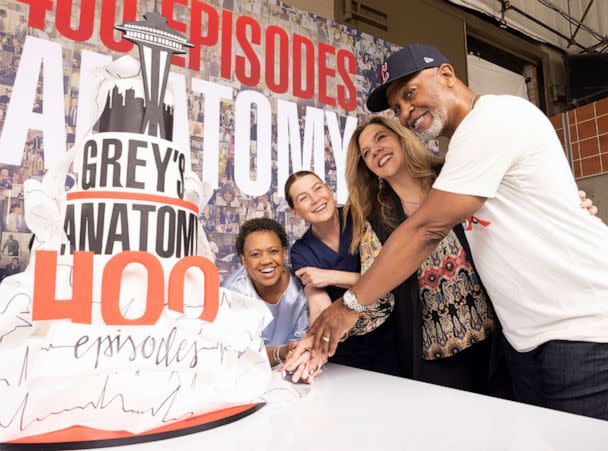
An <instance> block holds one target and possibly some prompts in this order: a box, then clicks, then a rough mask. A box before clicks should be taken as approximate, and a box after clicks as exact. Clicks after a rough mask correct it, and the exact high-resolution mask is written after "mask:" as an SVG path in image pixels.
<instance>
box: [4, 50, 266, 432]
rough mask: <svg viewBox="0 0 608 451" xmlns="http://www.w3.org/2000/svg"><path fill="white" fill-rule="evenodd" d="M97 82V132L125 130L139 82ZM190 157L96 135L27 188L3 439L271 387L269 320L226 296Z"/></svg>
mask: <svg viewBox="0 0 608 451" xmlns="http://www.w3.org/2000/svg"><path fill="white" fill-rule="evenodd" d="M114 64H116V62H115V63H114ZM108 73H111V71H109V72H108ZM100 86H102V88H103V89H102V90H103V96H105V98H106V99H107V103H106V105H105V108H104V113H103V114H102V115H101V117H100V119H99V121H98V125H99V126H100V127H101V128H102V129H103V128H104V126H107V125H108V124H110V125H111V124H116V123H120V122H121V120H119V121H118V122H117V121H116V117H112V116H111V115H108V113H111V111H110V112H109V111H108V108H110V109H111V108H112V106H114V107H117V106H118V107H119V108H118V109H119V110H122V113H121V114H123V120H124V121H128V120H129V117H130V116H131V115H132V111H131V110H129V102H130V101H131V102H134V101H135V100H137V101H139V100H141V99H138V93H140V92H142V89H141V79H140V78H138V77H136V78H132V79H129V80H126V81H125V79H122V80H121V81H120V82H115V83H113V82H112V80H111V79H109V80H104V81H103V83H101V84H100ZM117 93H118V94H119V97H120V99H121V101H122V107H121V104H120V102H118V101H117V100H120V99H116V97H115V96H116V95H117ZM127 94H129V96H127ZM131 94H132V95H131ZM129 99H130V100H129ZM134 99H135V100H134ZM140 103H141V102H140ZM131 106H133V105H131ZM165 106H166V107H167V111H168V113H167V115H166V117H170V116H171V108H170V105H168V106H167V105H165ZM123 107H124V108H123ZM104 118H105V119H104ZM109 118H111V119H112V120H110V119H109ZM104 124H105V125H104ZM169 125H170V124H169ZM126 129H127V130H128V127H126ZM123 130H124V129H123ZM184 151H186V152H187V151H188V149H185V150H182V149H178V148H177V147H176V145H175V144H174V143H173V142H171V141H170V140H167V139H163V138H160V137H156V136H148V135H147V134H142V133H137V132H133V131H118V132H117V131H102V132H100V133H95V134H90V135H89V136H88V137H87V138H86V139H84V140H83V141H82V142H80V143H77V145H76V146H74V148H72V150H70V151H69V152H68V153H67V154H66V157H65V159H64V161H63V162H62V164H61V165H59V167H57V168H53V169H50V170H49V171H48V172H47V174H46V176H45V177H44V179H43V180H42V181H37V180H29V181H27V182H26V184H25V209H26V212H25V214H26V221H27V223H28V226H29V228H30V229H31V230H32V231H33V232H34V233H35V235H36V240H35V242H34V248H33V251H32V255H31V260H30V264H29V266H28V267H27V269H26V270H25V271H24V272H23V273H21V274H17V275H15V276H12V277H9V278H7V279H5V280H4V282H3V283H2V284H1V285H0V362H2V364H1V365H0V399H1V400H2V402H0V442H6V441H11V440H15V439H18V438H21V437H27V436H32V435H36V434H42V433H47V432H51V431H57V430H61V429H64V428H69V427H71V426H86V427H89V428H96V429H102V430H126V431H129V432H131V433H141V432H144V431H148V430H151V429H154V428H157V427H159V426H163V425H166V424H169V423H172V422H177V421H180V420H183V419H186V418H190V417H194V416H197V415H200V414H204V413H207V412H212V411H216V410H220V409H224V408H228V407H231V406H235V405H242V404H245V403H249V402H252V401H255V400H256V399H257V398H258V397H259V396H260V395H261V394H262V393H263V392H264V389H265V388H266V386H267V385H268V382H269V380H270V368H269V364H268V359H267V356H266V352H265V349H264V344H263V341H262V340H261V338H260V334H261V331H262V330H263V329H264V327H265V326H266V325H267V324H268V322H269V321H270V319H271V317H270V314H269V312H268V310H267V309H266V308H265V307H264V306H263V305H262V303H259V302H257V301H255V300H252V299H249V298H246V297H243V296H239V295H237V294H234V293H232V292H228V291H224V290H222V289H219V288H218V285H217V270H216V268H215V267H214V265H213V264H212V262H211V260H210V259H211V258H212V253H211V252H210V251H209V249H208V243H207V241H206V238H205V236H204V231H203V229H202V227H201V224H200V222H199V220H198V211H199V209H200V208H201V205H203V204H204V202H205V197H206V196H205V195H204V194H203V190H202V184H201V182H200V180H199V179H198V177H197V176H196V175H195V174H194V173H192V171H191V170H190V168H189V167H187V166H188V165H187V164H186V163H185V162H186V161H188V160H187V159H186V158H185V154H184ZM72 162H76V164H77V166H75V167H74V168H73V170H74V171H75V172H77V174H78V177H77V178H78V181H77V184H76V186H74V187H73V188H72V189H71V190H70V192H68V193H66V192H65V191H64V181H65V175H66V174H67V172H68V170H69V168H70V165H71V163H72ZM203 206H204V205H203ZM87 252H88V253H87ZM91 253H92V254H91ZM201 255H204V256H206V257H207V258H203V257H201ZM91 265H92V266H91ZM185 268H189V269H187V270H186V269H185ZM184 271H185V272H184ZM53 284H54V285H55V287H54V288H53ZM206 290H207V291H206ZM214 299H217V302H214ZM61 300H64V301H61ZM65 300H67V301H65ZM70 300H71V301H70ZM182 304H183V308H182ZM216 309H217V311H216ZM180 310H183V312H182V311H180ZM201 315H204V316H203V319H201V318H200V317H201ZM41 318H43V319H41ZM48 318H51V319H48ZM54 318H59V319H54ZM65 318H71V319H65Z"/></svg>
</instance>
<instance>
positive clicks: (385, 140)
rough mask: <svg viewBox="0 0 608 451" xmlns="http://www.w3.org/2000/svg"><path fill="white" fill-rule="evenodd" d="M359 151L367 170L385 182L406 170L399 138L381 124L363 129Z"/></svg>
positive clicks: (372, 124) (374, 124) (370, 125)
mask: <svg viewBox="0 0 608 451" xmlns="http://www.w3.org/2000/svg"><path fill="white" fill-rule="evenodd" d="M359 149H361V158H362V159H363V161H364V162H365V165H366V166H367V167H368V169H369V170H370V171H372V172H373V173H374V174H375V175H377V176H378V177H382V178H383V179H385V180H390V179H391V178H392V177H395V176H398V175H399V174H400V172H401V171H403V170H404V169H406V168H405V156H404V154H403V150H402V149H401V141H400V139H399V136H398V135H397V134H396V133H395V132H394V131H392V130H390V129H389V128H387V127H385V126H384V125H382V124H376V123H371V124H369V125H368V126H367V127H365V129H363V131H362V132H361V134H360V135H359Z"/></svg>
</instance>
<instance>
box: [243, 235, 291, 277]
mask: <svg viewBox="0 0 608 451" xmlns="http://www.w3.org/2000/svg"><path fill="white" fill-rule="evenodd" d="M241 263H243V266H245V269H246V271H247V274H249V277H250V278H251V280H252V282H253V285H254V286H255V287H256V288H258V287H259V288H270V287H274V286H277V285H280V284H282V283H284V282H285V278H288V277H289V275H288V273H287V269H286V268H285V249H284V248H283V245H282V244H281V240H280V239H279V237H278V236H277V234H276V233H274V232H271V231H269V230H259V231H256V232H252V233H250V234H249V235H247V238H246V239H245V244H244V246H243V253H242V254H241Z"/></svg>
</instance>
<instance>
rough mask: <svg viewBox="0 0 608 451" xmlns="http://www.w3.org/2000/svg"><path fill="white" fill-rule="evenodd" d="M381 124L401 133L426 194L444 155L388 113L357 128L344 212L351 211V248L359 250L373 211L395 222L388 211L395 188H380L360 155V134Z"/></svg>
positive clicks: (349, 160) (411, 171)
mask: <svg viewBox="0 0 608 451" xmlns="http://www.w3.org/2000/svg"><path fill="white" fill-rule="evenodd" d="M371 124H379V125H382V126H383V127H386V128H387V129H388V130H390V131H392V132H394V133H396V134H397V136H398V137H399V141H400V143H401V150H402V151H403V155H404V157H405V164H406V166H407V170H408V172H409V174H410V175H411V176H412V177H414V178H415V179H417V180H418V181H419V183H420V189H421V191H422V193H423V194H424V195H426V194H427V193H428V192H429V190H430V189H431V186H432V185H433V182H434V181H435V178H436V177H437V174H438V173H439V170H440V169H441V166H442V165H443V158H440V157H436V156H434V155H433V154H431V152H430V151H429V150H428V149H427V148H426V147H425V146H424V145H423V144H422V142H420V140H419V139H418V138H417V137H416V136H415V135H414V134H413V133H412V132H411V131H409V130H408V129H407V128H405V127H404V126H402V125H401V124H400V123H399V122H397V121H396V120H394V119H389V118H387V117H386V116H380V115H378V116H371V117H370V118H369V119H368V120H367V121H365V122H363V123H362V124H361V125H359V126H358V127H357V129H356V130H355V131H354V133H353V135H352V137H351V139H350V143H349V145H348V151H347V154H346V182H347V184H348V194H349V199H348V202H347V204H346V206H345V214H347V213H348V212H350V214H351V216H352V220H353V240H352V242H351V245H350V251H351V252H356V251H357V249H358V247H359V242H360V241H361V235H362V231H363V224H365V221H367V220H368V218H369V217H370V215H371V213H373V212H377V213H378V214H379V216H380V219H381V221H382V222H383V223H385V224H387V225H389V226H393V225H394V224H392V221H391V216H390V211H389V208H390V207H389V205H390V204H389V196H390V192H391V191H392V190H389V189H386V188H385V189H380V188H379V187H378V178H377V176H376V175H375V174H374V173H373V172H372V171H371V170H370V169H369V168H368V167H367V165H366V164H365V161H363V158H361V149H360V148H359V137H360V136H361V133H362V132H363V130H365V128H366V127H367V126H368V125H371Z"/></svg>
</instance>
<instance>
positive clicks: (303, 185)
mask: <svg viewBox="0 0 608 451" xmlns="http://www.w3.org/2000/svg"><path fill="white" fill-rule="evenodd" d="M288 195H289V196H290V197H291V199H292V200H293V211H294V213H295V215H296V216H298V217H299V218H302V219H304V220H305V221H308V222H309V223H311V224H320V223H323V222H326V221H329V220H330V219H331V218H332V217H333V215H334V214H335V212H336V201H335V200H334V196H333V194H332V192H331V190H330V189H329V187H328V186H327V185H326V184H325V183H323V182H322V181H321V179H319V177H317V176H316V175H313V174H309V175H305V176H303V177H300V178H299V179H297V180H295V181H294V182H293V184H292V185H291V187H290V188H289V193H288Z"/></svg>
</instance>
